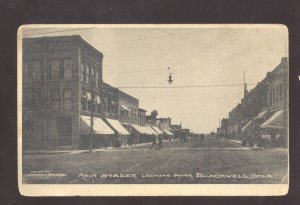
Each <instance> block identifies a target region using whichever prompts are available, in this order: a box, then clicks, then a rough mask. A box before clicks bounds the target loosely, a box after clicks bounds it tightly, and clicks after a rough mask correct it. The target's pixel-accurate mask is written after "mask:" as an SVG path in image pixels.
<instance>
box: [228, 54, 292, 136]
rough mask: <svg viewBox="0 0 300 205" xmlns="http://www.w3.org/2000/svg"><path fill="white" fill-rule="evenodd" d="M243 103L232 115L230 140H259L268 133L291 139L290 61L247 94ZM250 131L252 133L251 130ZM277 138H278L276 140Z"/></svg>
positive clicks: (268, 74) (282, 64) (230, 113)
mask: <svg viewBox="0 0 300 205" xmlns="http://www.w3.org/2000/svg"><path fill="white" fill-rule="evenodd" d="M244 96H245V97H244V98H243V99H242V100H241V103H240V104H238V105H237V106H236V107H235V108H234V109H232V110H231V111H230V112H229V121H228V135H229V137H230V138H245V133H246V132H248V131H250V132H248V134H246V135H247V136H248V138H249V136H252V138H253V137H256V136H258V135H259V132H260V130H261V129H268V131H267V130H264V132H271V134H272V135H273V136H274V135H276V133H279V132H280V133H282V135H285V136H287V127H288V125H287V122H288V117H287V116H288V60H287V58H286V57H284V58H282V59H281V62H280V64H279V65H278V66H277V67H276V68H275V69H274V70H273V71H272V72H269V73H267V75H266V77H265V78H264V79H263V80H262V81H261V82H259V83H258V84H257V85H256V86H255V88H253V89H252V90H250V92H248V93H246V94H244ZM247 130H248V131H247ZM280 130H281V131H280ZM273 138H274V137H273Z"/></svg>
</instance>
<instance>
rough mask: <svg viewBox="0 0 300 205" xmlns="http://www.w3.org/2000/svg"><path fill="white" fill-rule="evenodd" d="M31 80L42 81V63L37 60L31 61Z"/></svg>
mask: <svg viewBox="0 0 300 205" xmlns="http://www.w3.org/2000/svg"><path fill="white" fill-rule="evenodd" d="M32 79H33V80H34V81H40V80H42V63H41V61H39V60H33V61H32Z"/></svg>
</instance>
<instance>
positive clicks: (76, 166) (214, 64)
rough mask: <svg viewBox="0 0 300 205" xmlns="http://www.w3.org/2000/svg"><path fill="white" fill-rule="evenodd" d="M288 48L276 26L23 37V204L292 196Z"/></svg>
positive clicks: (46, 30)
mask: <svg viewBox="0 0 300 205" xmlns="http://www.w3.org/2000/svg"><path fill="white" fill-rule="evenodd" d="M288 42H289V41H288V29H287V27H286V26H284V25H275V24H274V25H267V24H262V25H258V24H255V25H250V24H247V25H241V24H240V25H231V24H229V25H209V24H208V25H196V24H189V25H176V24H169V25H165V24H164V25H151V24H147V25H134V24H130V25H126V24H125V25H124V24H123V25H94V24H90V25H24V26H21V27H20V28H19V31H18V174H19V175H18V181H19V189H20V192H21V194H22V195H26V196H78V195H81V196H249V195H250V196H270V195H285V194H287V193H288V187H289V155H288V153H289V149H288V141H289V121H288V118H289V117H288V116H289V107H288V104H289V102H288V99H289V98H288V95H289V58H288V45H289V44H288Z"/></svg>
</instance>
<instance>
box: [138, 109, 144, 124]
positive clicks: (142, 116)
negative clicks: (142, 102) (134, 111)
mask: <svg viewBox="0 0 300 205" xmlns="http://www.w3.org/2000/svg"><path fill="white" fill-rule="evenodd" d="M138 115H139V125H140V126H142V127H144V126H145V125H146V110H144V109H142V108H139V111H138Z"/></svg>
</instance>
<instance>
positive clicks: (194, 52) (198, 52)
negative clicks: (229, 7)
mask: <svg viewBox="0 0 300 205" xmlns="http://www.w3.org/2000/svg"><path fill="white" fill-rule="evenodd" d="M240 32H241V31H236V32H233V33H229V34H227V35H224V36H221V37H219V38H217V39H215V40H213V41H211V43H209V45H208V47H207V48H206V49H203V48H200V49H197V50H196V51H193V52H191V53H190V55H192V56H190V55H189V57H188V58H186V59H183V60H181V61H178V62H176V63H174V64H171V65H170V66H169V67H174V66H177V65H180V64H182V63H184V62H185V61H187V60H188V59H189V58H193V57H194V56H196V55H198V54H200V53H203V52H204V51H207V50H209V49H211V48H212V47H214V46H215V45H216V43H217V42H218V41H220V40H223V39H225V38H227V37H230V38H231V37H233V36H235V35H236V34H238V33H240ZM230 34H231V35H230ZM166 67H167V66H166ZM166 67H159V68H152V69H143V70H137V71H128V72H121V73H119V74H129V73H140V72H147V71H154V70H163V69H166ZM173 72H174V71H173Z"/></svg>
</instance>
